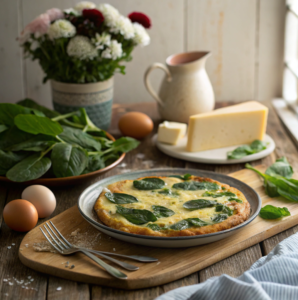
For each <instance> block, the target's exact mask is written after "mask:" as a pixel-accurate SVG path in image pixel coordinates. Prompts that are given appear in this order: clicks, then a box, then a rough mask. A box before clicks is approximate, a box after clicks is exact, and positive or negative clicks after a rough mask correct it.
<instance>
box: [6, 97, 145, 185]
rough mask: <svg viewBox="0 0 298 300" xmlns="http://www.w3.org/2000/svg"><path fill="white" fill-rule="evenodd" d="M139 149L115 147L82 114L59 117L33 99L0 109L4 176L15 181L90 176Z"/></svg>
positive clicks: (131, 143) (125, 144) (129, 144)
mask: <svg viewBox="0 0 298 300" xmlns="http://www.w3.org/2000/svg"><path fill="white" fill-rule="evenodd" d="M138 145H139V142H138V141H137V140H135V139H133V138H130V137H121V138H119V139H118V140H116V141H114V142H113V141H111V140H110V139H109V138H107V136H106V132H105V131H104V130H101V129H99V128H98V127H96V126H95V125H94V124H93V123H92V121H91V120H90V119H89V117H88V115H87V113H86V111H85V109H84V108H81V109H79V110H78V111H75V112H71V113H68V114H65V115H60V114H59V113H58V112H56V111H52V110H50V109H48V108H46V107H43V106H40V105H39V104H37V103H36V102H34V101H33V100H31V99H25V100H22V101H20V102H18V104H10V103H0V175H5V176H6V177H7V178H8V179H10V180H11V181H15V182H24V181H29V180H33V179H37V178H40V177H41V176H45V177H58V178H59V177H68V176H76V175H81V174H86V173H90V172H93V171H96V170H99V169H102V168H104V167H105V166H108V165H109V164H111V163H112V162H114V161H115V160H117V159H118V158H119V157H120V155H121V154H122V153H126V152H129V151H130V150H132V149H134V148H136V147H137V146H138Z"/></svg>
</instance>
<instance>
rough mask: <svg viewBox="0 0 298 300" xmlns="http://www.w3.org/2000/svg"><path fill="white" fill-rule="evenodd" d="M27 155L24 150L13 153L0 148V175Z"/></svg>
mask: <svg viewBox="0 0 298 300" xmlns="http://www.w3.org/2000/svg"><path fill="white" fill-rule="evenodd" d="M27 156H28V153H26V152H18V153H14V152H11V151H7V152H5V151H3V150H0V175H5V174H6V172H7V171H8V170H9V169H11V168H12V167H13V166H14V165H16V164H17V163H18V162H19V161H21V160H22V159H24V158H25V157H27Z"/></svg>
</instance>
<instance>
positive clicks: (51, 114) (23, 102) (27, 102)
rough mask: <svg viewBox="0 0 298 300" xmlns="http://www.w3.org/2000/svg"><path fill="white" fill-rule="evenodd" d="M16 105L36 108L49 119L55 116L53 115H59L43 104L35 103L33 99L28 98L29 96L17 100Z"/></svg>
mask: <svg viewBox="0 0 298 300" xmlns="http://www.w3.org/2000/svg"><path fill="white" fill-rule="evenodd" d="M18 105H21V106H24V107H27V108H31V109H35V110H38V111H40V112H42V113H43V114H44V115H45V116H46V117H48V118H50V119H51V118H55V117H57V116H59V115H60V114H59V113H58V112H56V111H54V110H50V109H48V108H46V107H44V106H41V105H39V104H38V103H36V102H35V101H33V100H32V99H29V98H26V99H24V100H21V101H19V102H18Z"/></svg>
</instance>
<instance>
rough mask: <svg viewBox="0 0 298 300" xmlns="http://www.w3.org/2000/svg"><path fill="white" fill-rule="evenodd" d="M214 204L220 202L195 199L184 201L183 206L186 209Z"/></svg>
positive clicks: (195, 208) (212, 205)
mask: <svg viewBox="0 0 298 300" xmlns="http://www.w3.org/2000/svg"><path fill="white" fill-rule="evenodd" d="M216 205H220V203H218V202H216V201H211V200H206V199H196V200H190V201H187V202H184V204H183V207H184V208H186V209H188V210H197V209H202V208H206V207H214V206H216Z"/></svg>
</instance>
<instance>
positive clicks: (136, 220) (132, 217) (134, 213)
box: [117, 205, 157, 225]
mask: <svg viewBox="0 0 298 300" xmlns="http://www.w3.org/2000/svg"><path fill="white" fill-rule="evenodd" d="M117 213H118V214H120V215H121V216H123V217H124V218H125V219H126V220H127V221H129V222H130V223H133V224H136V225H142V224H146V223H148V222H155V221H156V220H157V218H156V216H155V215H154V214H153V213H152V212H151V211H150V210H146V209H134V208H126V207H123V206H120V205H117Z"/></svg>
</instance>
